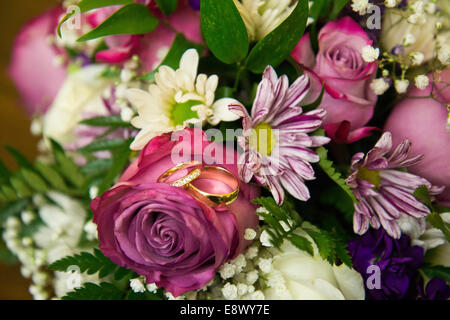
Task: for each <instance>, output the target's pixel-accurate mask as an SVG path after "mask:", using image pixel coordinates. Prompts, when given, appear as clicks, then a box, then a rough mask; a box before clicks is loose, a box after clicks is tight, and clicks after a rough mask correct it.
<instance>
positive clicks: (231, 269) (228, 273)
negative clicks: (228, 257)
mask: <svg viewBox="0 0 450 320" xmlns="http://www.w3.org/2000/svg"><path fill="white" fill-rule="evenodd" d="M219 274H220V277H221V278H222V279H224V280H226V279H230V278H232V277H233V276H234V275H235V274H236V269H235V266H234V265H232V264H230V263H228V262H227V263H225V264H224V265H223V266H222V268H220V269H219Z"/></svg>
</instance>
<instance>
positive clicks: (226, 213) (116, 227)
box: [91, 129, 259, 296]
mask: <svg viewBox="0 0 450 320" xmlns="http://www.w3.org/2000/svg"><path fill="white" fill-rule="evenodd" d="M175 135H176V137H177V138H176V139H173V138H172V139H173V140H171V134H165V135H162V136H159V137H156V138H154V139H152V140H151V141H150V142H149V143H148V145H147V146H146V147H145V149H144V150H142V152H141V154H140V156H139V158H138V159H137V160H136V161H135V162H133V163H132V164H131V165H130V167H129V168H128V169H127V170H126V172H125V173H124V174H123V176H122V177H121V179H120V181H119V183H118V184H117V185H116V186H115V187H114V188H112V189H111V190H110V191H108V192H106V193H105V194H103V195H102V196H101V197H98V198H96V199H94V200H93V202H92V203H91V209H92V211H93V212H94V222H95V223H97V225H98V234H99V240H100V249H101V250H102V252H103V253H104V254H105V256H107V257H109V258H110V259H111V260H112V261H114V262H115V263H117V264H118V265H121V266H126V267H127V268H130V269H133V270H135V271H136V272H137V273H139V274H142V275H145V276H146V277H147V282H148V283H156V284H157V285H158V286H160V287H163V288H164V289H166V290H167V291H169V292H171V293H172V294H173V295H175V296H178V295H180V294H183V293H184V292H187V291H190V290H195V289H200V288H202V287H203V286H204V285H206V284H207V283H208V282H209V281H210V280H211V279H212V278H213V277H214V274H215V272H217V270H218V269H219V268H220V267H221V266H222V265H223V264H224V263H225V262H226V261H228V260H230V259H233V258H235V257H236V256H237V255H238V254H240V253H242V252H243V251H244V249H245V248H246V247H247V246H248V245H249V243H250V242H249V241H247V240H245V239H244V233H245V229H247V228H253V229H255V228H256V227H257V225H258V217H257V216H256V214H255V209H256V207H255V205H253V204H252V203H251V200H252V199H254V198H256V197H257V196H258V194H259V190H258V188H256V187H254V186H251V185H247V184H244V183H241V184H240V190H241V191H240V194H239V197H238V199H237V200H236V201H235V202H234V203H232V204H231V205H229V206H227V207H225V208H217V209H215V210H214V209H212V208H211V207H209V206H207V205H205V204H202V203H200V202H198V201H196V200H194V198H193V197H192V196H191V195H190V194H189V193H188V192H187V191H185V190H184V189H182V188H176V187H172V186H169V185H167V184H160V183H156V180H157V178H158V177H159V176H160V175H161V174H162V173H164V172H165V171H166V170H168V169H170V168H172V167H174V166H175V165H176V163H174V162H173V159H172V158H173V157H172V154H173V153H174V152H178V151H180V150H184V151H183V152H182V153H181V154H182V155H183V156H187V158H189V159H192V160H194V159H195V160H199V159H203V161H204V163H207V164H209V165H217V166H221V167H223V168H226V169H227V170H229V171H230V172H232V173H233V174H234V175H236V176H237V173H238V172H237V170H238V169H237V165H236V161H237V155H236V152H235V151H234V150H229V149H225V148H223V147H222V146H221V145H219V144H216V143H214V142H210V141H208V140H207V139H206V136H205V134H204V132H203V131H202V130H200V129H185V130H183V131H180V132H177V133H175ZM172 137H173V136H172ZM211 149H214V150H215V151H214V152H209V151H208V150H211ZM227 157H228V158H227ZM226 159H228V160H230V159H231V160H233V161H228V162H233V163H232V164H224V163H225V162H227V161H226ZM202 180H204V181H200V182H199V184H197V186H198V187H200V184H201V189H202V190H206V191H208V192H210V193H226V192H229V190H228V189H229V187H228V186H225V184H224V183H222V182H220V181H218V180H212V179H202Z"/></svg>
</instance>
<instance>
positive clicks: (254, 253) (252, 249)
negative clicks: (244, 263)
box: [245, 246, 259, 260]
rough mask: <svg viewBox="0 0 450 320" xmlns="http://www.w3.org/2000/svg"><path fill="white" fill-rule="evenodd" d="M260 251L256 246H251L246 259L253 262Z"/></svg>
mask: <svg viewBox="0 0 450 320" xmlns="http://www.w3.org/2000/svg"><path fill="white" fill-rule="evenodd" d="M258 252H259V249H258V247H256V246H251V247H249V248H248V249H247V252H246V253H245V258H247V259H248V260H252V259H254V258H256V257H257V256H258Z"/></svg>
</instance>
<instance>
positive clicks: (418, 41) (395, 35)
mask: <svg viewBox="0 0 450 320" xmlns="http://www.w3.org/2000/svg"><path fill="white" fill-rule="evenodd" d="M437 22H438V17H436V16H434V15H430V14H428V15H426V23H424V24H413V23H410V22H408V21H407V19H404V18H402V16H401V15H400V14H399V12H398V10H397V9H387V10H386V12H385V14H384V20H383V26H382V30H381V44H382V46H383V48H384V49H385V50H386V51H389V52H390V51H391V50H392V49H393V48H394V47H395V46H397V45H401V44H402V39H405V38H407V36H408V35H412V36H413V38H414V39H415V41H414V43H412V44H410V45H409V46H407V47H406V48H405V55H408V54H409V53H411V52H421V53H423V54H424V62H426V61H428V60H430V59H432V58H433V56H434V53H435V52H434V51H435V45H436V44H435V40H434V36H435V34H436V28H435V25H436V23H437Z"/></svg>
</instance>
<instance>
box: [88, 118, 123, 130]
mask: <svg viewBox="0 0 450 320" xmlns="http://www.w3.org/2000/svg"><path fill="white" fill-rule="evenodd" d="M80 124H84V125H86V126H91V127H122V128H128V127H131V124H130V123H129V122H125V121H123V120H122V118H121V117H120V116H109V117H95V118H90V119H86V120H83V121H81V122H80Z"/></svg>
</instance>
